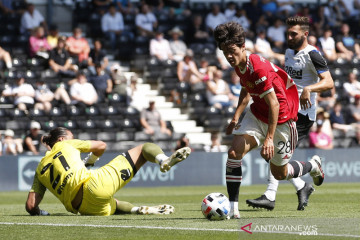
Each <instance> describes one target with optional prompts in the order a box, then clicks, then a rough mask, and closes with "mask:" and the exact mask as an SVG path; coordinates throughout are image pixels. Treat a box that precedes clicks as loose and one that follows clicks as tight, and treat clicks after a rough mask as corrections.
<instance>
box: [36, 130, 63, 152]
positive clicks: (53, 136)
mask: <svg viewBox="0 0 360 240" xmlns="http://www.w3.org/2000/svg"><path fill="white" fill-rule="evenodd" d="M67 131H68V129H67V128H64V127H57V128H54V129H53V130H51V131H50V133H49V134H48V135H45V136H43V137H42V139H41V141H42V142H43V143H45V144H46V145H48V146H49V147H51V148H52V147H53V146H54V144H55V143H56V142H57V141H58V139H59V137H65V136H66V135H67Z"/></svg>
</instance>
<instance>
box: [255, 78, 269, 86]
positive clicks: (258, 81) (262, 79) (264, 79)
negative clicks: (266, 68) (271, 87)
mask: <svg viewBox="0 0 360 240" xmlns="http://www.w3.org/2000/svg"><path fill="white" fill-rule="evenodd" d="M266 79H267V77H266V76H263V77H262V78H260V79H258V80H256V81H255V85H258V84H259V83H262V82H264V81H266Z"/></svg>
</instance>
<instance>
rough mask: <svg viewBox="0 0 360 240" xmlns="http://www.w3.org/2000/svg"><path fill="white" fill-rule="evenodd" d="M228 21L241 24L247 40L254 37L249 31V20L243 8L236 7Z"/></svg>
mask: <svg viewBox="0 0 360 240" xmlns="http://www.w3.org/2000/svg"><path fill="white" fill-rule="evenodd" d="M230 20H231V21H234V22H237V23H239V24H241V26H242V27H243V28H244V31H245V32H246V36H247V37H248V38H252V37H253V36H254V33H253V32H252V31H251V29H250V27H251V20H250V19H248V17H247V14H246V11H245V9H244V8H241V7H237V8H236V12H235V15H234V16H233V17H232V18H231V19H230ZM245 43H246V41H245Z"/></svg>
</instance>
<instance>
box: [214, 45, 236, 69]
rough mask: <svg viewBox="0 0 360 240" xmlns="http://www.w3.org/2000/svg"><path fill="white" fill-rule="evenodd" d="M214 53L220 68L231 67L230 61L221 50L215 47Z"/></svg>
mask: <svg viewBox="0 0 360 240" xmlns="http://www.w3.org/2000/svg"><path fill="white" fill-rule="evenodd" d="M215 55H216V59H217V61H218V64H219V67H220V68H221V69H222V70H228V69H230V68H232V67H231V65H230V63H229V62H228V60H227V59H226V57H225V55H224V53H223V51H221V50H220V49H219V48H216V51H215Z"/></svg>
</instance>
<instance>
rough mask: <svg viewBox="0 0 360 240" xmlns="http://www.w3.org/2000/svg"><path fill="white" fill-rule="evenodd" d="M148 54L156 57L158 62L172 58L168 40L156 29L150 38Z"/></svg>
mask: <svg viewBox="0 0 360 240" xmlns="http://www.w3.org/2000/svg"><path fill="white" fill-rule="evenodd" d="M150 56H152V57H154V58H156V59H157V60H159V61H160V62H163V61H166V60H172V59H173V54H172V51H171V48H170V44H169V41H168V40H167V39H165V38H164V34H163V33H162V32H159V31H157V32H156V33H155V38H153V39H151V40H150Z"/></svg>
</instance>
